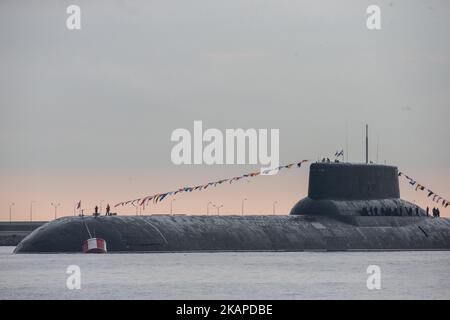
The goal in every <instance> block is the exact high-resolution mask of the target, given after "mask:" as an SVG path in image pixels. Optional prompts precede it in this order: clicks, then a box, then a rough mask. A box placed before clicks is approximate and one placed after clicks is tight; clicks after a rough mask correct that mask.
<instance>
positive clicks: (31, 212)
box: [30, 200, 36, 221]
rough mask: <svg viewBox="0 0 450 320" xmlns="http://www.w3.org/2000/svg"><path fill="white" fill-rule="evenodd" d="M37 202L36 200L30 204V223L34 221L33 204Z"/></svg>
mask: <svg viewBox="0 0 450 320" xmlns="http://www.w3.org/2000/svg"><path fill="white" fill-rule="evenodd" d="M35 202H36V201H34V200H33V201H31V202H30V221H33V203H35Z"/></svg>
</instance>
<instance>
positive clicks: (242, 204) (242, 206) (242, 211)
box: [241, 198, 247, 215]
mask: <svg viewBox="0 0 450 320" xmlns="http://www.w3.org/2000/svg"><path fill="white" fill-rule="evenodd" d="M245 201H247V198H244V199H242V203H241V214H242V215H244V202H245Z"/></svg>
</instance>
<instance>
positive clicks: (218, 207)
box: [213, 204, 223, 215]
mask: <svg viewBox="0 0 450 320" xmlns="http://www.w3.org/2000/svg"><path fill="white" fill-rule="evenodd" d="M213 207H214V208H216V209H217V215H220V212H219V210H220V208H222V207H223V204H221V205H220V206H216V205H215V204H214V205H213Z"/></svg>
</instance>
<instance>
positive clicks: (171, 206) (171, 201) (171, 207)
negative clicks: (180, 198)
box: [170, 199, 176, 215]
mask: <svg viewBox="0 0 450 320" xmlns="http://www.w3.org/2000/svg"><path fill="white" fill-rule="evenodd" d="M175 200H176V199H172V200H170V214H171V215H173V202H174V201H175Z"/></svg>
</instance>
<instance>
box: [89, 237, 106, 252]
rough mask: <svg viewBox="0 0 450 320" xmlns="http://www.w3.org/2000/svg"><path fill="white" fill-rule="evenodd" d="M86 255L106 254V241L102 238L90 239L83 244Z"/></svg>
mask: <svg viewBox="0 0 450 320" xmlns="http://www.w3.org/2000/svg"><path fill="white" fill-rule="evenodd" d="M83 252H84V253H106V252H107V250H106V241H105V240H103V239H101V238H90V239H87V240H85V241H84V242H83Z"/></svg>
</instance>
